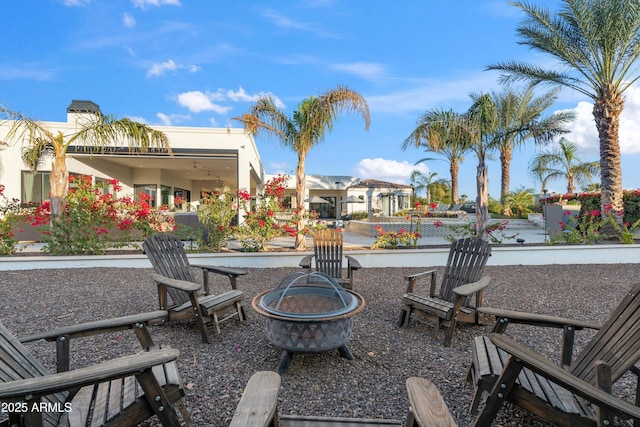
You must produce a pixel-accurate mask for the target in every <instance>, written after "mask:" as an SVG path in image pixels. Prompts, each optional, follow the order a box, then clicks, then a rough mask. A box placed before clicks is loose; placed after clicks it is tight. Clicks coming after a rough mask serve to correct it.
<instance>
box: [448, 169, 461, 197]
mask: <svg viewBox="0 0 640 427" xmlns="http://www.w3.org/2000/svg"><path fill="white" fill-rule="evenodd" d="M459 170H460V165H459V164H458V160H457V159H451V164H450V166H449V172H450V173H451V203H458V172H459Z"/></svg>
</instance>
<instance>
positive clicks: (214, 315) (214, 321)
mask: <svg viewBox="0 0 640 427" xmlns="http://www.w3.org/2000/svg"><path fill="white" fill-rule="evenodd" d="M213 324H214V325H215V327H216V332H217V333H218V335H220V321H219V319H218V312H216V311H214V312H213Z"/></svg>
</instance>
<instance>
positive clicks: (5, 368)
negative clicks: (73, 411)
mask: <svg viewBox="0 0 640 427" xmlns="http://www.w3.org/2000/svg"><path fill="white" fill-rule="evenodd" d="M48 374H49V372H48V371H47V369H46V368H45V367H44V365H43V364H42V363H40V361H38V360H37V359H36V358H35V357H33V355H32V354H31V353H30V352H29V350H27V348H26V347H25V346H24V345H23V344H22V343H21V342H20V341H18V339H17V338H16V337H15V336H13V334H11V332H9V330H8V329H7V328H6V327H5V326H4V325H3V324H2V322H0V382H3V383H6V382H11V381H16V380H21V379H28V378H37V377H41V376H44V375H48ZM67 396H68V393H56V394H53V395H49V396H45V397H44V398H43V401H44V402H49V403H52V404H53V403H60V404H61V405H60V406H61V407H63V406H64V402H65V400H66V398H67ZM52 406H53V405H52ZM59 418H60V414H55V413H48V412H47V413H43V418H42V421H43V424H44V425H55V424H56V423H57V419H59Z"/></svg>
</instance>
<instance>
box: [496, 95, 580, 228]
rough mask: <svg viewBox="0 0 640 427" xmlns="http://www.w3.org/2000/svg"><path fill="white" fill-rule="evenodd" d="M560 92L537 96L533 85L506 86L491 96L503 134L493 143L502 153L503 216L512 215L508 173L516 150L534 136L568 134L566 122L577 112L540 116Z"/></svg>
mask: <svg viewBox="0 0 640 427" xmlns="http://www.w3.org/2000/svg"><path fill="white" fill-rule="evenodd" d="M558 91H559V89H556V90H554V91H550V92H547V93H545V94H543V95H542V96H540V97H534V87H533V86H532V85H529V86H528V87H527V88H526V89H525V90H523V91H521V92H519V91H516V90H512V89H511V88H510V87H507V89H506V90H505V91H504V92H502V93H496V92H493V93H492V95H491V96H492V98H493V102H494V103H495V104H496V108H497V110H498V124H497V129H496V133H499V134H501V137H500V138H496V139H495V140H494V142H493V144H494V145H495V147H496V148H497V149H498V151H499V152H500V167H501V187H500V196H501V197H500V200H501V202H502V214H503V215H511V208H510V205H509V203H508V200H507V199H508V196H509V194H510V192H509V186H510V179H509V178H510V177H509V175H510V169H511V160H512V159H513V151H514V149H516V148H519V147H521V146H522V145H524V144H525V143H526V142H527V141H530V140H531V139H535V140H537V141H540V140H549V139H552V138H553V137H555V136H557V135H559V134H562V133H566V130H565V129H564V125H565V124H567V123H568V122H569V121H571V120H573V118H574V113H573V112H569V111H565V112H559V113H555V114H553V115H551V116H548V117H541V115H542V113H543V112H544V111H545V110H546V109H547V108H549V107H551V105H552V104H553V102H554V101H555V100H556V98H557V96H556V95H557V93H558Z"/></svg>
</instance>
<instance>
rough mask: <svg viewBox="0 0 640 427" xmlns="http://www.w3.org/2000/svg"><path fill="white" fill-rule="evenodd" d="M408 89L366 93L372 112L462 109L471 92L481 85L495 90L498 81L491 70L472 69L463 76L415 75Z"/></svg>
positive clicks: (488, 90)
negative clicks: (434, 76)
mask: <svg viewBox="0 0 640 427" xmlns="http://www.w3.org/2000/svg"><path fill="white" fill-rule="evenodd" d="M406 86H407V87H408V89H403V90H399V91H396V92H390V93H387V94H382V95H368V96H367V102H368V103H369V109H370V110H371V111H372V112H374V111H375V112H381V113H395V114H406V113H415V112H419V113H423V112H425V111H427V110H429V109H431V108H439V107H443V108H453V109H454V110H455V111H458V112H464V111H466V110H467V109H468V108H469V107H470V106H471V99H470V98H469V94H470V93H474V92H477V91H478V88H483V92H490V91H492V90H497V89H498V88H499V85H498V83H497V81H496V79H495V76H494V75H492V74H491V73H472V74H469V75H465V76H462V77H456V76H445V77H443V78H442V79H415V80H413V81H409V82H407V84H406Z"/></svg>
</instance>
